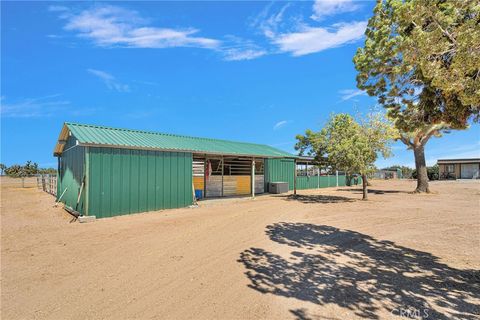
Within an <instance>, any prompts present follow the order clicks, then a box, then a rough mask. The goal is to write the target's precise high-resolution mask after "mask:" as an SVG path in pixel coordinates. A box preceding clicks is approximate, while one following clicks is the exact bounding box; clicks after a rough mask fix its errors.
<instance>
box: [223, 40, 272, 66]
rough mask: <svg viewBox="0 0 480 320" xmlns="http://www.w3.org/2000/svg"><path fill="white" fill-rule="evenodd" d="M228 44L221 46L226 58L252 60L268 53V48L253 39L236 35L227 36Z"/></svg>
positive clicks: (228, 59) (230, 59)
mask: <svg viewBox="0 0 480 320" xmlns="http://www.w3.org/2000/svg"><path fill="white" fill-rule="evenodd" d="M225 38H226V41H228V43H229V44H228V45H225V46H223V47H222V48H221V50H220V51H221V52H222V53H223V56H224V60H227V61H238V60H252V59H256V58H259V57H261V56H264V55H266V54H268V52H267V50H266V49H263V48H262V47H260V46H258V45H257V44H255V43H254V42H253V41H250V40H244V39H241V38H239V37H235V36H230V35H229V36H226V37H225Z"/></svg>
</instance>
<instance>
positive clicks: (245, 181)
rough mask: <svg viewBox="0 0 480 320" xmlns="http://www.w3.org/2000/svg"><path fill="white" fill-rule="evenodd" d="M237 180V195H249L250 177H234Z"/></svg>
mask: <svg viewBox="0 0 480 320" xmlns="http://www.w3.org/2000/svg"><path fill="white" fill-rule="evenodd" d="M234 177H235V178H236V179H237V190H236V192H237V194H238V195H244V194H250V193H251V190H252V189H251V181H252V180H251V177H250V176H234Z"/></svg>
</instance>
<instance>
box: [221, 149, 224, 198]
mask: <svg viewBox="0 0 480 320" xmlns="http://www.w3.org/2000/svg"><path fill="white" fill-rule="evenodd" d="M221 161H222V197H223V173H224V171H223V170H224V167H225V163H224V162H223V156H222V160H221Z"/></svg>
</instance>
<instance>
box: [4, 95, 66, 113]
mask: <svg viewBox="0 0 480 320" xmlns="http://www.w3.org/2000/svg"><path fill="white" fill-rule="evenodd" d="M60 96H61V95H60V94H52V95H48V96H44V97H39V98H28V99H22V100H20V101H17V102H14V103H8V102H4V100H6V99H2V103H1V108H0V111H1V112H0V114H1V116H2V117H6V118H37V117H38V118H39V117H50V116H54V115H58V114H59V113H60V112H64V111H65V109H66V108H67V107H68V105H70V101H68V100H63V99H59V97H60Z"/></svg>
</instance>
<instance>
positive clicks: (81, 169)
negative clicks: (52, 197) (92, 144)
mask: <svg viewBox="0 0 480 320" xmlns="http://www.w3.org/2000/svg"><path fill="white" fill-rule="evenodd" d="M74 140H75V137H73V136H72V137H70V138H69V139H68V142H67V144H68V145H70V146H73V147H72V148H70V149H65V150H66V151H65V152H64V153H63V154H62V156H61V157H60V171H59V173H58V177H59V179H58V180H57V197H60V196H61V194H62V193H63V192H64V191H65V189H67V190H66V191H65V194H64V195H63V197H62V199H61V202H63V203H65V204H66V205H67V206H69V207H70V208H73V209H75V210H76V211H78V212H80V213H82V214H83V213H84V212H85V206H84V203H85V190H83V192H82V196H81V197H80V201H79V203H78V206H77V199H78V194H79V192H80V187H81V184H82V180H83V178H84V174H85V147H81V146H74V145H75V144H74ZM57 200H58V199H57Z"/></svg>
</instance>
